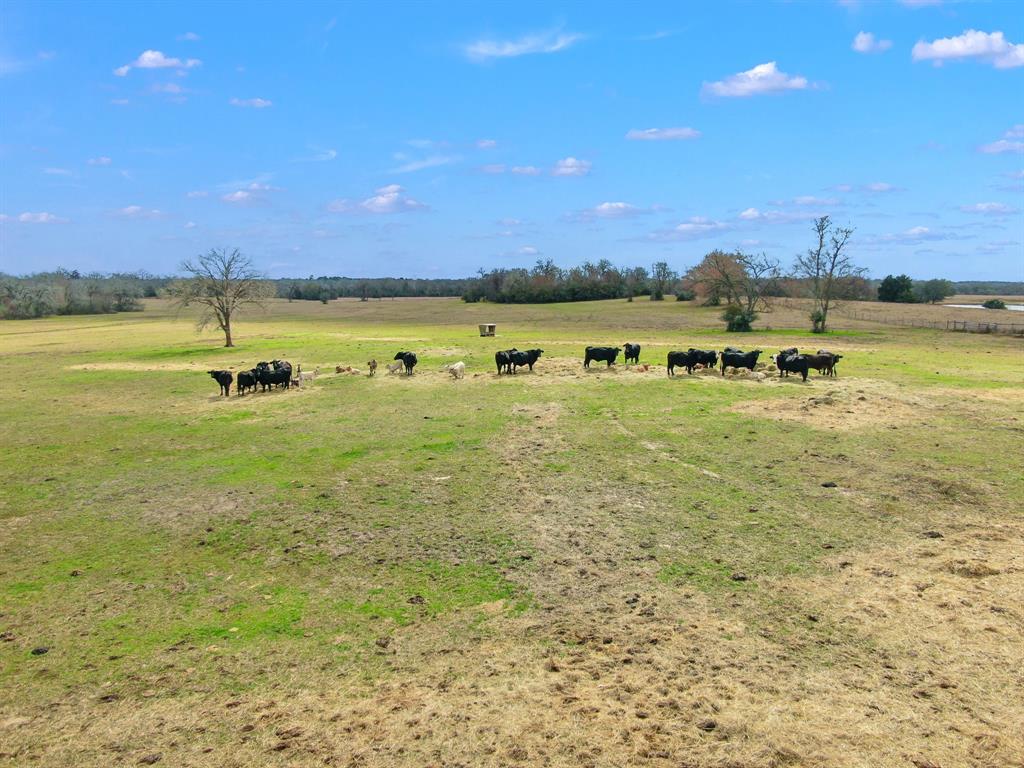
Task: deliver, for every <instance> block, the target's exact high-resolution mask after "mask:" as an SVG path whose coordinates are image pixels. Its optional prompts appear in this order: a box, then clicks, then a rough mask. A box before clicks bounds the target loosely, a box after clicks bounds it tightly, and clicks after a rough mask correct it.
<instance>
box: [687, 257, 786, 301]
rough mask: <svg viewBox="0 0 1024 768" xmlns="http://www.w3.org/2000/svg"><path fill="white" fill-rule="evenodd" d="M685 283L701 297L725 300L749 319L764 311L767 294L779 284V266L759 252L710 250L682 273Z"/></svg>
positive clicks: (774, 260) (775, 261)
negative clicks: (684, 276) (698, 261)
mask: <svg viewBox="0 0 1024 768" xmlns="http://www.w3.org/2000/svg"><path fill="white" fill-rule="evenodd" d="M686 280H687V282H688V283H689V284H690V285H691V286H692V287H693V290H694V291H695V292H697V293H699V294H701V295H702V296H707V297H709V298H712V299H719V300H721V299H725V301H726V304H735V305H737V306H740V307H742V308H743V309H744V310H745V311H746V312H747V314H748V315H753V314H754V313H755V312H756V311H757V310H758V309H766V308H767V307H768V296H767V294H768V293H769V292H770V291H771V289H773V288H774V287H775V285H776V284H777V283H778V280H779V262H778V261H777V260H776V259H772V258H770V257H769V256H768V254H766V253H763V252H762V253H760V254H757V255H753V254H746V253H740V252H739V251H736V252H735V253H726V252H725V251H720V250H714V251H712V252H711V253H709V254H708V255H707V256H705V257H704V258H703V259H702V260H701V262H700V264H698V265H697V266H695V267H693V268H692V269H691V270H690V271H689V272H687V273H686Z"/></svg>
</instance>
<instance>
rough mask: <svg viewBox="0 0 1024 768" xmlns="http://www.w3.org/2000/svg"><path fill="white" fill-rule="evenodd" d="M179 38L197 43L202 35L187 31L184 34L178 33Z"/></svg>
mask: <svg viewBox="0 0 1024 768" xmlns="http://www.w3.org/2000/svg"><path fill="white" fill-rule="evenodd" d="M178 40H181V41H184V42H189V43H195V42H198V41H199V40H200V37H199V35H197V34H196V33H195V32H186V33H185V34H183V35H178Z"/></svg>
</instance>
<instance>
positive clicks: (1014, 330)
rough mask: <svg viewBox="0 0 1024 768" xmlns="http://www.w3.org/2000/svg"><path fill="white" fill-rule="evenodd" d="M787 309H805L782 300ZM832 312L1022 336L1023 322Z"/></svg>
mask: <svg viewBox="0 0 1024 768" xmlns="http://www.w3.org/2000/svg"><path fill="white" fill-rule="evenodd" d="M783 305H784V306H786V307H788V308H789V309H797V310H799V309H805V307H799V306H796V305H793V304H791V303H789V302H788V301H784V302H783ZM832 313H833V314H835V315H839V316H840V317H845V318H848V319H850V320H866V321H867V322H869V323H878V324H879V325H901V326H904V327H907V328H931V329H933V330H938V331H951V332H952V331H957V332H959V333H1005V334H1010V335H1013V336H1024V323H988V322H978V321H975V320H923V319H921V318H917V317H905V316H893V315H882V314H875V313H873V312H858V311H856V310H853V309H844V308H840V307H833V308H832Z"/></svg>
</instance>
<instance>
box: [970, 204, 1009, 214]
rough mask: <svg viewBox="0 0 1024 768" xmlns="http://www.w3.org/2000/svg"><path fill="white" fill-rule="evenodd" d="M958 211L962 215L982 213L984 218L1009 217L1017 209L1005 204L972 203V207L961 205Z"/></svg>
mask: <svg viewBox="0 0 1024 768" xmlns="http://www.w3.org/2000/svg"><path fill="white" fill-rule="evenodd" d="M960 210H961V211H963V212H964V213H982V214H985V215H986V216H1009V215H1010V214H1011V213H1017V211H1018V210H1020V209H1019V208H1014V207H1013V206H1012V205H1006V204H1005V203H974V204H973V205H961V206H960Z"/></svg>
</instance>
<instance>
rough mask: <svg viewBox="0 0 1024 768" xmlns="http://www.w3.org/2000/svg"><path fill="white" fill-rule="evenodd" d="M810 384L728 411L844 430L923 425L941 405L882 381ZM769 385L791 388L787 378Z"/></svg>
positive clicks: (775, 380)
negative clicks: (785, 395) (785, 393)
mask: <svg viewBox="0 0 1024 768" xmlns="http://www.w3.org/2000/svg"><path fill="white" fill-rule="evenodd" d="M789 378H790V379H792V378H793V377H789ZM796 381H797V382H798V381H799V379H797V380H796ZM811 381H812V382H813V384H814V387H813V388H807V389H804V390H797V389H794V390H793V391H792V395H791V396H790V397H786V398H781V397H774V398H770V399H758V400H748V401H745V402H742V403H738V404H737V405H734V406H732V407H731V408H730V409H729V410H730V411H731V412H733V413H741V414H744V415H747V416H756V417H758V418H764V419H772V420H775V421H795V422H799V423H801V424H805V425H807V426H809V427H814V428H817V429H827V430H832V429H842V430H846V429H863V428H882V427H891V428H894V429H896V428H899V427H902V426H907V425H911V424H922V423H926V422H927V421H928V419H929V418H930V417H931V416H932V415H933V414H934V412H935V411H936V410H937V409H938V408H939V407H940V406H939V404H938V403H936V402H935V401H934V400H932V399H930V398H926V397H924V396H922V395H918V394H912V393H909V392H906V391H903V390H900V389H898V388H896V387H893V386H891V385H889V384H886V383H883V382H875V381H870V380H865V379H857V380H846V381H829V382H827V383H826V382H820V381H817V380H811ZM768 383H769V384H770V385H771V386H773V387H776V388H778V387H784V386H789V385H790V382H788V381H786V380H783V381H781V382H780V381H779V380H778V376H774V377H772V379H771V381H769V382H768Z"/></svg>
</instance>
